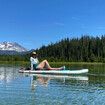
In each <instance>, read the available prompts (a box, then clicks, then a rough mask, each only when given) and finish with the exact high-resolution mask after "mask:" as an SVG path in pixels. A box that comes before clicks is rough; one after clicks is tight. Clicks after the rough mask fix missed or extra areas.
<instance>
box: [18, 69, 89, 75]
mask: <svg viewBox="0 0 105 105" xmlns="http://www.w3.org/2000/svg"><path fill="white" fill-rule="evenodd" d="M19 73H30V74H56V75H58V74H59V75H70V74H84V73H88V69H81V70H37V71H35V70H24V69H21V70H19Z"/></svg>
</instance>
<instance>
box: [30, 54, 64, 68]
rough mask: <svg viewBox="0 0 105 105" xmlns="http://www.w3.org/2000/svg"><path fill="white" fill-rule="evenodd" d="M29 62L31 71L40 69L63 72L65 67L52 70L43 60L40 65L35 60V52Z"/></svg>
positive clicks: (36, 59)
mask: <svg viewBox="0 0 105 105" xmlns="http://www.w3.org/2000/svg"><path fill="white" fill-rule="evenodd" d="M30 61H31V70H41V69H47V70H64V69H65V66H63V67H60V68H52V67H51V66H50V65H49V63H48V61H47V60H43V61H42V62H41V63H39V60H38V58H37V54H36V52H33V53H32V56H31V57H30Z"/></svg>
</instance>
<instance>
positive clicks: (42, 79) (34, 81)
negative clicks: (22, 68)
mask: <svg viewBox="0 0 105 105" xmlns="http://www.w3.org/2000/svg"><path fill="white" fill-rule="evenodd" d="M24 76H29V77H31V89H32V90H35V88H36V87H37V86H39V85H41V86H44V87H47V86H48V84H49V83H50V81H52V80H53V81H56V82H57V81H58V82H60V83H63V84H65V83H66V82H67V81H73V80H74V81H81V83H85V84H87V83H88V80H89V78H88V76H67V75H45V74H44V75H43V74H28V75H27V74H24Z"/></svg>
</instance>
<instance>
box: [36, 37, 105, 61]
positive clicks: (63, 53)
mask: <svg viewBox="0 0 105 105" xmlns="http://www.w3.org/2000/svg"><path fill="white" fill-rule="evenodd" d="M36 52H38V54H39V55H40V58H43V59H48V60H49V61H60V62H62V61H66V62H77V61H79V62H105V35H102V36H101V37H92V36H82V37H81V38H72V39H70V38H65V39H62V40H61V41H59V42H56V43H54V44H53V43H51V44H49V45H48V46H42V47H41V48H40V49H37V50H36Z"/></svg>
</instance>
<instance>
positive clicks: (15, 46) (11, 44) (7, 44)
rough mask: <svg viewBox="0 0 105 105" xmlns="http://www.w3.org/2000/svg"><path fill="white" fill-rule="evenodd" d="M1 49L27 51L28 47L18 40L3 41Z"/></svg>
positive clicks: (0, 44) (0, 45)
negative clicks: (20, 43) (17, 41)
mask: <svg viewBox="0 0 105 105" xmlns="http://www.w3.org/2000/svg"><path fill="white" fill-rule="evenodd" d="M0 50H3V51H6V50H7V51H17V52H25V51H27V49H26V48H24V47H22V46H21V45H19V44H18V43H16V42H1V43H0Z"/></svg>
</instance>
